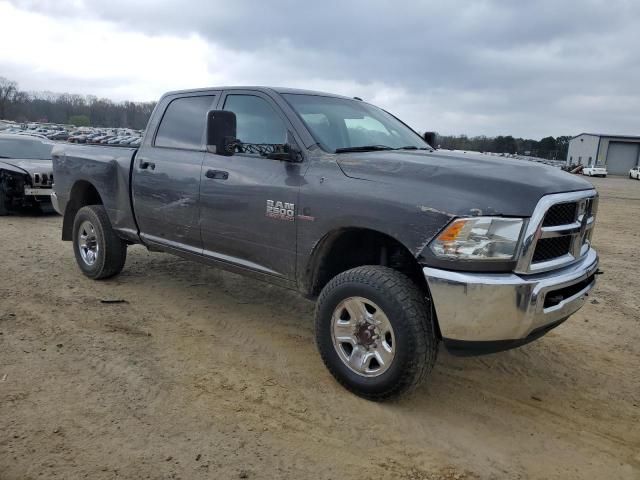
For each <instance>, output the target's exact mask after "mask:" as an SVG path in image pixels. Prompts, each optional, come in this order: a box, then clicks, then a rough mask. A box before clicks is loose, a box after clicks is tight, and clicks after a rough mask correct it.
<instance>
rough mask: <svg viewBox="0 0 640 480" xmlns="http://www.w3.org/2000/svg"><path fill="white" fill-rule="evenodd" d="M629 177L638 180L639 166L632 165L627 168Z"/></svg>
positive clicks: (639, 177)
mask: <svg viewBox="0 0 640 480" xmlns="http://www.w3.org/2000/svg"><path fill="white" fill-rule="evenodd" d="M629 178H635V179H636V180H640V166H637V167H633V168H632V169H631V170H629Z"/></svg>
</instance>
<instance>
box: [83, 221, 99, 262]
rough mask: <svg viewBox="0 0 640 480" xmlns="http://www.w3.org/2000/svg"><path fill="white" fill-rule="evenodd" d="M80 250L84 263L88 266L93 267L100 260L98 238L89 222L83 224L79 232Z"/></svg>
mask: <svg viewBox="0 0 640 480" xmlns="http://www.w3.org/2000/svg"><path fill="white" fill-rule="evenodd" d="M78 249H79V250H80V257H81V258H82V261H83V262H84V263H85V264H87V265H88V266H93V265H94V264H95V263H96V261H97V260H98V254H99V253H100V246H99V245H98V237H97V235H96V229H95V227H94V226H93V224H92V223H91V222H89V221H88V220H85V221H84V222H82V224H81V225H80V229H79V230H78Z"/></svg>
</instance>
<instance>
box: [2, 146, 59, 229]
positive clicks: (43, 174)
mask: <svg viewBox="0 0 640 480" xmlns="http://www.w3.org/2000/svg"><path fill="white" fill-rule="evenodd" d="M54 145H55V144H54V143H53V142H51V141H49V140H48V139H41V138H38V137H36V136H32V135H14V134H0V216H2V215H7V214H8V213H9V211H10V210H12V209H14V208H16V207H25V206H49V205H51V192H52V189H51V187H52V184H53V167H52V164H51V150H52V149H53V146H54Z"/></svg>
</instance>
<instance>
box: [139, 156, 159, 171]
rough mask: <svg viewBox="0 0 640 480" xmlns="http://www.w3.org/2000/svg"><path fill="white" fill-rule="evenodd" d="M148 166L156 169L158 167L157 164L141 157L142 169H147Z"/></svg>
mask: <svg viewBox="0 0 640 480" xmlns="http://www.w3.org/2000/svg"><path fill="white" fill-rule="evenodd" d="M147 168H150V169H151V170H155V169H156V164H155V163H153V162H149V161H148V160H144V159H142V158H141V159H140V170H146V169H147Z"/></svg>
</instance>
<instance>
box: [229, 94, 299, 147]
mask: <svg viewBox="0 0 640 480" xmlns="http://www.w3.org/2000/svg"><path fill="white" fill-rule="evenodd" d="M224 110H229V111H231V112H233V113H235V114H236V122H237V134H236V137H237V138H238V140H240V141H241V142H242V143H250V144H259V145H264V144H269V145H282V144H284V143H286V138H287V129H286V127H285V124H284V122H283V121H282V119H281V118H280V116H279V115H278V114H277V113H276V112H275V111H274V109H273V108H272V107H271V105H269V103H268V102H267V101H266V100H265V99H263V98H261V97H258V96H255V95H227V98H226V100H225V102H224Z"/></svg>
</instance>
